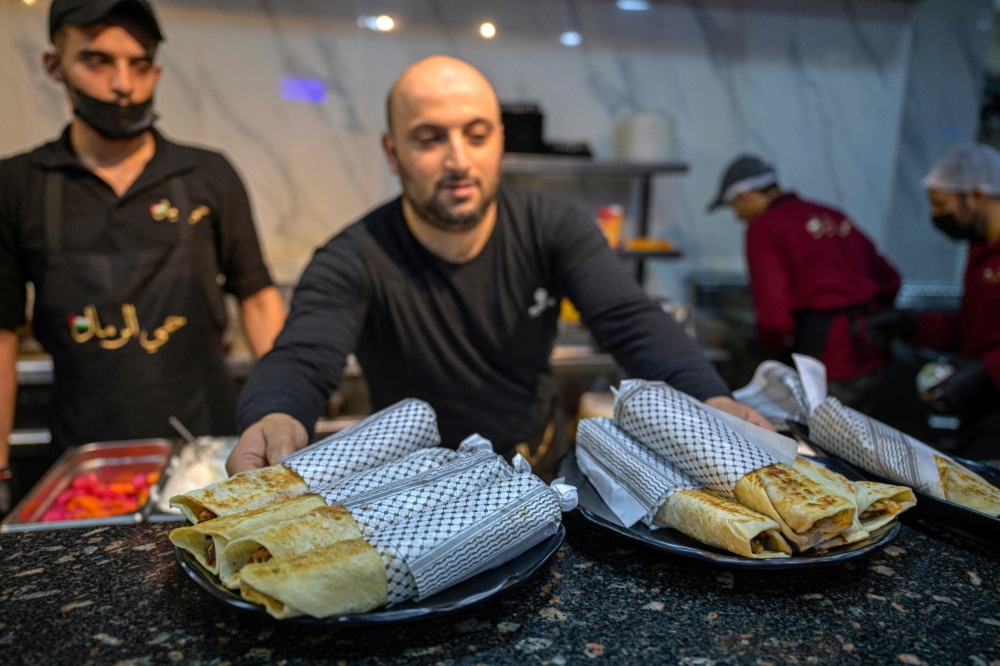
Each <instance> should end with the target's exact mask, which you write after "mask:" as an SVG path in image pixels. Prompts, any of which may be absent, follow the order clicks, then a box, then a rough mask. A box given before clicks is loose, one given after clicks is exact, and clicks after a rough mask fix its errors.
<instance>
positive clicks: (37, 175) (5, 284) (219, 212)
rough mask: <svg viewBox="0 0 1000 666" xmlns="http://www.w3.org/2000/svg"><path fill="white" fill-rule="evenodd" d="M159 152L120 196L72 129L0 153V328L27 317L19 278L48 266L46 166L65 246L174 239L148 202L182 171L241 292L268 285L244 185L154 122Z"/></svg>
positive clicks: (118, 248)
mask: <svg viewBox="0 0 1000 666" xmlns="http://www.w3.org/2000/svg"><path fill="white" fill-rule="evenodd" d="M153 136H154V138H155V140H156V153H155V154H154V156H153V158H152V159H151V160H150V161H149V163H148V164H147V165H146V168H145V169H144V170H143V172H142V174H140V176H139V178H138V179H136V181H135V183H133V184H132V186H131V187H130V188H129V190H128V191H127V192H126V193H125V195H124V196H122V197H121V198H119V197H118V196H117V195H116V194H115V192H114V191H113V190H112V189H111V187H110V186H109V185H108V184H107V183H105V182H104V181H102V180H101V179H100V178H98V177H97V176H96V175H94V174H93V173H92V172H91V171H89V170H88V169H87V168H86V167H84V166H83V164H81V163H80V160H79V159H78V158H77V156H76V154H75V153H74V151H73V147H72V145H71V144H70V141H69V128H67V129H66V131H64V132H63V134H62V136H61V137H60V138H59V139H57V140H55V141H53V142H51V143H47V144H45V145H43V146H41V147H39V148H36V149H35V150H33V151H31V152H28V153H22V154H20V155H15V156H13V157H11V158H8V159H5V160H2V161H0V329H10V330H14V329H16V328H17V327H18V326H20V325H21V324H23V323H24V316H25V315H24V307H25V283H26V282H29V281H38V279H39V277H40V275H41V273H42V271H43V270H44V268H45V263H44V262H45V225H44V219H43V215H44V207H45V172H46V171H48V170H51V169H59V170H62V171H63V172H64V173H65V175H66V185H65V190H64V197H63V210H64V219H65V222H64V225H63V237H62V247H63V250H64V251H68V252H95V253H117V252H122V253H127V252H130V251H136V250H142V249H147V248H156V247H160V246H162V245H171V244H173V243H174V242H175V241H176V237H177V233H176V227H175V225H174V224H172V223H171V222H170V221H169V220H165V219H161V220H156V219H155V218H154V216H153V214H152V210H151V206H155V205H156V204H157V203H158V202H160V201H161V200H163V199H167V198H169V197H170V191H169V181H170V179H171V178H173V177H174V176H178V175H180V176H181V177H182V178H183V179H184V184H185V186H186V188H187V191H188V196H189V199H190V203H191V206H192V207H193V208H194V207H198V206H205V207H206V208H207V209H208V211H209V212H208V213H207V215H206V216H205V217H204V218H202V223H204V222H205V221H210V222H211V224H210V227H209V228H211V230H212V234H213V238H214V242H215V245H216V249H217V253H218V265H219V269H220V271H221V273H222V276H223V277H224V278H225V287H224V288H225V290H226V291H228V292H230V293H232V294H234V295H235V296H237V297H238V298H243V297H246V296H250V295H252V294H255V293H256V292H258V291H260V290H261V289H263V288H264V287H267V286H269V285H270V284H271V279H270V277H269V275H268V271H267V267H266V266H265V265H264V261H263V259H262V258H261V253H260V245H259V244H258V242H257V233H256V231H255V230H254V225H253V217H252V215H251V212H250V203H249V201H248V199H247V194H246V190H245V189H244V187H243V183H242V182H241V181H240V178H239V176H238V175H237V174H236V171H235V170H234V169H233V167H232V165H231V164H230V163H229V162H228V161H227V160H226V158H225V157H223V156H222V155H220V154H219V153H214V152H211V151H208V150H202V149H200V148H193V147H189V146H182V145H179V144H176V143H173V142H172V141H168V140H167V139H165V138H164V137H163V136H162V135H161V134H160V133H158V132H156V131H155V130H154V132H153Z"/></svg>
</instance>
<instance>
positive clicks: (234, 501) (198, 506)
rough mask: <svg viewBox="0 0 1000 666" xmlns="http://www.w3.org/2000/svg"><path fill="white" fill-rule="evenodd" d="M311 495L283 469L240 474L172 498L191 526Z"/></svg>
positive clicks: (171, 501) (298, 479) (307, 488)
mask: <svg viewBox="0 0 1000 666" xmlns="http://www.w3.org/2000/svg"><path fill="white" fill-rule="evenodd" d="M308 492H309V486H308V484H306V482H305V481H304V480H303V479H302V477H301V476H299V475H298V474H296V473H295V472H293V471H292V470H290V469H288V468H287V467H285V466H284V465H271V466H269V467H264V468H262V469H255V470H253V471H250V472H240V473H239V474H235V475H233V476H231V477H229V478H228V479H225V480H223V481H219V482H218V483H213V484H212V485H210V486H205V487H204V488H199V489H198V490H192V491H190V492H187V493H184V494H183V495H177V496H175V497H171V498H170V506H173V507H176V508H178V509H180V511H181V513H182V514H184V517H185V518H187V519H188V520H189V521H190V522H192V523H201V522H204V521H206V520H212V519H213V518H218V517H220V516H233V515H236V514H240V513H246V512H247V511H254V510H256V509H261V508H263V507H266V506H268V505H269V504H277V503H279V502H284V501H286V500H290V499H294V498H296V497H299V496H301V495H305V494H306V493H308Z"/></svg>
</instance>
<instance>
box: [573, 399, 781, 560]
mask: <svg viewBox="0 0 1000 666" xmlns="http://www.w3.org/2000/svg"><path fill="white" fill-rule="evenodd" d="M576 457H577V461H578V463H579V465H580V469H581V470H582V471H583V473H584V474H586V475H587V478H588V479H589V480H590V482H591V484H593V486H594V487H595V488H596V489H597V492H598V493H599V494H600V495H601V498H602V499H604V502H605V503H606V504H607V505H608V507H609V508H610V509H611V510H612V511H613V512H614V513H615V515H616V516H617V517H618V519H619V520H620V521H621V522H622V524H623V525H625V526H626V527H631V526H632V525H634V524H635V523H637V522H642V523H643V524H644V525H646V526H647V527H649V528H650V529H657V528H659V527H672V528H674V529H676V530H678V531H679V532H683V533H684V534H686V535H688V536H690V537H691V538H693V539H697V540H698V541H701V542H702V543H707V544H710V545H713V546H716V547H719V548H724V549H725V550H728V551H730V552H733V553H736V554H737V555H743V556H744V557H750V558H754V559H764V558H776V557H788V556H789V555H790V554H791V552H792V551H791V549H790V548H789V547H788V543H787V542H786V541H785V539H784V538H783V537H782V536H781V527H780V526H779V525H778V523H776V522H775V521H773V520H771V519H770V518H768V517H767V516H764V515H762V514H759V513H757V512H756V511H751V510H750V509H747V508H746V507H744V506H743V505H742V504H740V503H739V502H736V501H734V500H732V499H730V498H728V497H723V496H722V495H719V494H718V493H716V492H713V491H711V490H708V489H707V488H704V487H703V486H702V485H701V484H699V483H698V482H696V481H694V480H692V479H691V478H690V477H688V476H686V475H684V474H682V473H681V472H678V471H677V470H676V469H674V468H673V467H671V466H670V465H669V464H668V463H667V462H666V461H664V460H663V459H661V458H659V457H658V456H656V455H655V454H653V452H652V451H650V450H649V449H648V448H646V447H645V446H644V445H643V444H642V443H640V442H639V441H638V440H636V439H635V438H633V437H632V436H630V435H629V434H628V433H627V432H625V431H624V430H622V429H621V428H619V427H618V426H616V425H615V424H614V421H612V420H611V419H604V418H596V419H584V420H582V421H580V425H579V427H578V428H577V434H576Z"/></svg>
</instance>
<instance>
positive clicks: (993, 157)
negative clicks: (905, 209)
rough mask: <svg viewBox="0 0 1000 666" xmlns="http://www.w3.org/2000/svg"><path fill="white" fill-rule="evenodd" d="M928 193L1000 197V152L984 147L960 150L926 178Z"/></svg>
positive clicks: (954, 151) (961, 147) (977, 145)
mask: <svg viewBox="0 0 1000 666" xmlns="http://www.w3.org/2000/svg"><path fill="white" fill-rule="evenodd" d="M923 186H924V187H925V188H926V189H935V190H944V191H945V192H957V193H960V194H969V193H971V192H976V191H979V192H982V193H983V194H986V195H988V196H991V197H998V196H1000V152H997V151H996V150H995V149H994V148H991V147H990V146H987V145H984V144H981V143H970V144H966V145H964V146H960V147H958V148H956V149H955V150H953V151H952V152H951V153H949V154H948V155H947V156H946V157H945V158H944V159H942V160H941V161H940V162H938V163H937V164H936V165H935V166H934V168H933V169H931V172H930V173H929V174H927V177H926V178H924V181H923Z"/></svg>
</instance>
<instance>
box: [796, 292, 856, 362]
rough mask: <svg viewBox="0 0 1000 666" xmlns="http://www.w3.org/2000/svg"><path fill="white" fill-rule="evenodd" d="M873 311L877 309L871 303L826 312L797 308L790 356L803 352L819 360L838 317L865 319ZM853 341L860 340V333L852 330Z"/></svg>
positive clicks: (854, 319)
mask: <svg viewBox="0 0 1000 666" xmlns="http://www.w3.org/2000/svg"><path fill="white" fill-rule="evenodd" d="M873 311H875V309H874V307H873V306H872V304H870V303H865V304H862V305H854V306H851V307H847V308H840V309H837V310H828V311H825V312H821V311H819V310H796V311H795V312H793V313H792V318H793V319H794V320H795V334H794V336H795V337H794V341H795V342H794V344H793V345H792V349H791V351H790V353H789V355H788V358H789V359H791V354H802V355H804V356H811V357H813V358H815V359H817V360H818V359H819V358H820V357H821V356H822V355H823V351H824V350H825V349H826V342H827V339H828V338H829V337H830V328H831V327H832V326H833V322H834V320H835V319H836V318H837V317H840V316H841V315H847V317H848V319H849V320H850V321H851V322H852V323H853V322H855V321H858V320H860V319H864V318H865V317H866V316H868V315H870V314H871V313H872V312H873ZM851 341H852V342H858V334H857V333H855V332H854V331H852V332H851ZM793 365H794V364H793Z"/></svg>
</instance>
